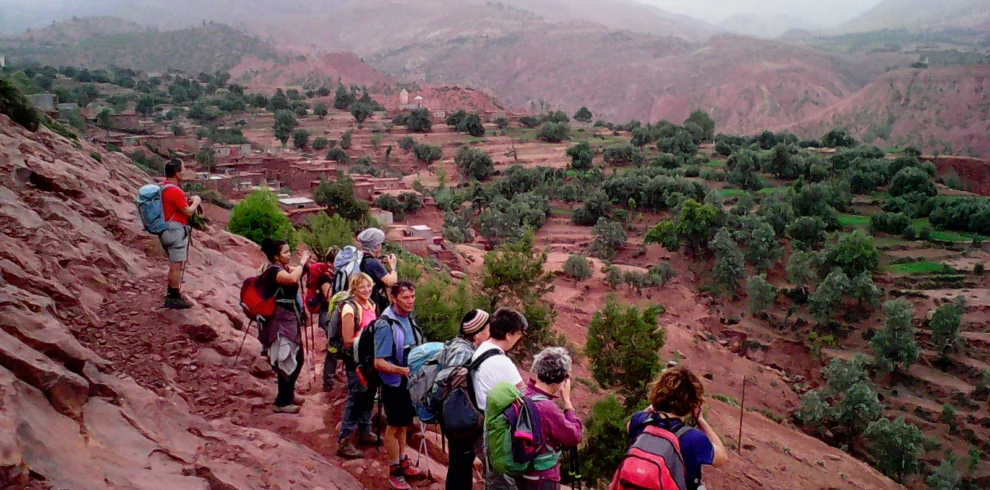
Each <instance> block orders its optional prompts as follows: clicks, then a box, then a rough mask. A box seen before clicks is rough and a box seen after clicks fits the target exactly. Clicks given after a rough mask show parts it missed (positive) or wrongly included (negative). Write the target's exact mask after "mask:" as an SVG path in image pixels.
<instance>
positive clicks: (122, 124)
mask: <svg viewBox="0 0 990 490" xmlns="http://www.w3.org/2000/svg"><path fill="white" fill-rule="evenodd" d="M110 121H111V123H110V124H111V127H112V128H113V129H118V130H124V131H137V130H140V129H141V115H140V114H138V113H136V112H134V111H124V112H121V113H120V114H113V115H111V116H110Z"/></svg>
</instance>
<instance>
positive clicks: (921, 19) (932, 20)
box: [832, 0, 990, 33]
mask: <svg viewBox="0 0 990 490" xmlns="http://www.w3.org/2000/svg"><path fill="white" fill-rule="evenodd" d="M931 28H967V29H978V30H985V31H990V0H883V1H882V2H880V4H878V5H877V6H876V7H873V8H872V9H870V10H869V11H868V12H866V13H865V14H863V15H861V16H859V17H856V18H855V19H853V20H851V21H849V22H847V23H845V24H842V25H841V26H839V27H837V28H835V29H834V30H832V32H833V33H852V32H869V31H879V30H883V29H931Z"/></svg>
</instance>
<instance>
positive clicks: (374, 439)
mask: <svg viewBox="0 0 990 490" xmlns="http://www.w3.org/2000/svg"><path fill="white" fill-rule="evenodd" d="M381 442H382V439H381V438H380V437H378V436H376V435H375V434H364V435H362V436H360V437H358V446H365V447H368V446H377V445H378V444H380V443H381Z"/></svg>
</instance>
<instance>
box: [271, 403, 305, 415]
mask: <svg viewBox="0 0 990 490" xmlns="http://www.w3.org/2000/svg"><path fill="white" fill-rule="evenodd" d="M300 409H301V407H300V406H299V405H286V406H284V407H275V409H274V411H275V413H299V410H300Z"/></svg>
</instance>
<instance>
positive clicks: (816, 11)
mask: <svg viewBox="0 0 990 490" xmlns="http://www.w3.org/2000/svg"><path fill="white" fill-rule="evenodd" d="M639 1H640V2H643V3H648V4H652V5H656V6H657V7H660V8H662V9H664V10H667V11H669V12H674V13H678V14H684V15H690V16H691V17H696V18H699V19H702V20H705V21H708V22H710V23H713V24H714V23H718V22H720V21H721V20H722V19H725V18H726V17H729V16H731V15H734V14H738V13H746V12H749V13H764V14H772V15H780V14H784V15H790V16H793V17H797V18H800V19H804V20H807V21H810V22H813V23H815V24H817V25H820V26H822V27H831V26H833V25H838V24H840V23H842V22H845V21H847V20H849V19H852V18H853V17H855V16H857V15H859V14H861V13H863V12H866V11H867V10H869V9H871V8H873V6H875V5H876V4H878V3H880V0H829V1H823V0H639ZM933 1H936V0H933Z"/></svg>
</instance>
